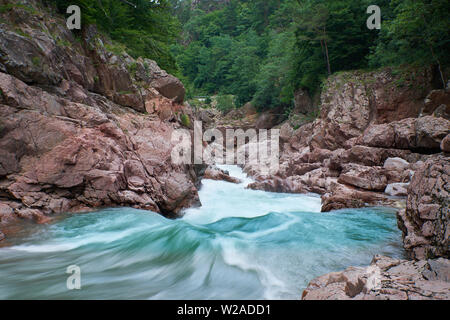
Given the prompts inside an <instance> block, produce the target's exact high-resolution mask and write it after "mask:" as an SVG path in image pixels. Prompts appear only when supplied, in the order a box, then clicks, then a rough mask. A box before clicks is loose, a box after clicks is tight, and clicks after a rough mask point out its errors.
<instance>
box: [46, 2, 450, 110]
mask: <svg viewBox="0 0 450 320" xmlns="http://www.w3.org/2000/svg"><path fill="white" fill-rule="evenodd" d="M47 1H48V2H53V3H54V2H56V4H57V6H58V8H59V10H61V11H62V12H63V11H64V10H65V8H67V6H68V5H69V4H78V5H80V7H81V8H82V12H83V20H84V22H88V23H92V22H93V23H96V24H97V25H98V26H99V27H100V28H101V29H102V30H104V32H106V33H107V34H109V36H110V37H111V38H112V39H113V40H114V41H116V42H118V43H120V44H122V45H124V46H126V47H127V48H128V51H129V52H130V54H131V55H133V56H138V55H141V56H145V57H148V58H152V59H154V60H156V61H157V62H158V63H159V64H160V65H161V66H162V67H163V68H165V69H167V70H168V71H169V72H172V73H175V74H176V75H177V76H178V77H180V78H181V79H182V80H183V82H184V83H185V85H186V87H187V89H188V95H190V96H193V95H207V96H210V95H216V94H218V95H232V96H234V97H235V104H236V105H237V106H241V105H243V104H245V103H246V102H249V101H252V102H253V103H254V105H255V106H256V107H257V108H258V109H260V110H263V109H267V108H276V107H280V108H283V109H285V110H289V109H290V108H292V105H293V96H294V92H295V90H296V89H299V88H302V89H304V90H307V91H308V92H309V93H310V94H311V95H313V94H314V93H315V92H317V91H318V90H319V89H320V86H321V83H322V82H323V79H325V78H326V77H327V76H328V75H329V74H332V73H335V72H339V71H343V70H351V69H374V68H379V67H383V66H401V65H405V64H407V65H433V66H434V67H435V68H436V70H438V72H437V74H438V75H439V78H440V80H441V82H442V83H443V85H444V83H445V81H446V79H445V76H444V74H443V73H444V70H445V69H446V68H448V66H449V59H448V51H449V49H450V44H449V39H450V36H449V30H450V19H448V17H447V14H448V12H450V10H449V9H450V3H449V2H448V0H378V1H375V2H376V5H378V6H379V7H380V8H381V15H382V27H381V30H376V29H374V30H369V28H367V25H366V21H367V19H368V18H369V16H370V14H368V13H367V8H368V7H369V6H370V5H373V4H375V3H374V1H373V0H160V1H148V0H127V1H125V0H98V1H90V0H70V1H68V0H47Z"/></svg>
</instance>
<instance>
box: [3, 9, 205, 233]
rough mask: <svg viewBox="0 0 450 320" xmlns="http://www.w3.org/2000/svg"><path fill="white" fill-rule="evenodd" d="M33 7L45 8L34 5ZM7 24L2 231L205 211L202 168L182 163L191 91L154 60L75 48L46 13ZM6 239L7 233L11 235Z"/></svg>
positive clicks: (91, 45) (88, 40)
mask: <svg viewBox="0 0 450 320" xmlns="http://www.w3.org/2000/svg"><path fill="white" fill-rule="evenodd" d="M29 5H30V6H33V7H34V6H36V8H37V6H39V4H38V3H35V2H30V4H29ZM38 9H39V10H36V12H35V13H33V14H32V13H30V12H29V11H28V10H24V9H22V8H21V7H19V6H18V7H12V8H11V10H8V13H7V14H3V15H2V19H4V20H6V21H7V22H9V23H3V24H1V26H0V225H4V224H9V223H12V222H14V221H16V220H18V219H30V220H34V221H36V222H37V223H45V222H47V221H48V218H49V217H50V216H51V215H52V214H56V213H62V212H82V211H90V210H93V209H95V208H102V207H111V206H112V207H114V206H128V207H135V208H139V209H145V210H152V211H155V212H159V213H162V214H164V215H167V216H171V217H175V216H177V215H179V214H180V212H181V211H182V210H183V209H184V208H187V207H190V206H195V205H198V204H199V202H200V201H199V197H198V192H197V186H198V185H199V175H200V169H202V168H197V167H195V166H189V165H186V166H185V165H174V164H173V163H172V161H171V152H172V150H173V147H174V143H172V142H171V138H172V133H173V132H174V130H177V129H180V128H181V127H182V124H181V121H180V117H181V115H182V114H185V115H188V116H190V115H191V114H192V110H190V107H188V106H184V105H183V104H182V102H183V99H184V93H185V89H184V86H183V84H182V83H181V82H180V81H179V80H178V79H177V78H175V77H174V76H171V75H169V74H168V73H167V72H165V71H164V70H162V69H160V68H159V67H158V65H157V64H156V62H154V61H151V60H147V59H137V60H135V59H133V58H132V57H130V56H129V55H127V54H126V53H123V54H121V55H115V54H113V53H111V52H109V51H108V50H107V45H105V43H107V42H108V40H107V39H104V38H103V37H102V35H100V34H99V33H98V32H97V30H96V29H95V27H93V26H90V27H88V28H86V29H85V30H84V33H83V35H82V37H81V39H80V41H77V40H76V39H75V38H74V36H73V34H72V33H71V32H70V31H68V30H67V28H66V27H65V20H64V19H63V17H59V16H57V15H54V14H50V13H49V12H47V11H46V9H45V8H41V7H39V8H38ZM3 231H4V232H6V230H5V229H3Z"/></svg>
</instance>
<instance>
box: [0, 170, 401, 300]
mask: <svg viewBox="0 0 450 320" xmlns="http://www.w3.org/2000/svg"><path fill="white" fill-rule="evenodd" d="M222 168H224V169H226V170H229V171H230V173H231V175H233V176H235V177H238V178H241V179H242V180H243V183H242V184H239V185H236V184H230V183H227V182H222V181H211V180H204V181H203V187H202V189H201V190H200V198H201V201H202V203H203V206H202V207H201V208H196V209H189V210H187V211H186V215H185V217H184V218H182V219H179V220H168V219H166V218H164V217H162V216H160V215H158V214H156V213H151V212H145V211H140V210H134V209H130V208H117V209H107V210H102V211H99V212H92V213H87V214H66V215H63V216H61V217H60V218H58V220H57V221H55V222H53V223H51V224H48V225H35V224H31V223H25V224H24V225H25V227H24V228H23V230H22V231H21V232H19V233H17V234H16V235H15V236H13V237H9V238H8V242H7V244H8V246H5V247H3V248H1V249H0V299H188V300H190V299H219V300H220V299H233V300H234V299H238V300H240V299H300V297H301V294H302V291H303V290H304V289H305V287H306V286H307V284H308V282H309V281H311V280H312V279H313V278H315V277H317V276H319V275H323V274H325V273H329V272H333V271H340V270H343V269H345V268H347V267H348V266H365V265H368V264H370V262H371V260H372V257H373V256H374V255H375V254H384V255H388V256H391V257H396V258H399V257H403V254H404V253H403V249H402V244H401V232H400V231H399V230H398V228H397V220H396V216H395V211H394V210H393V209H387V208H366V209H357V210H353V209H352V210H342V211H337V212H331V213H320V207H321V205H320V197H318V196H316V195H292V194H275V193H267V192H262V191H254V190H247V189H245V187H246V185H248V183H249V182H250V181H251V180H250V179H248V178H247V177H246V176H245V175H244V173H243V172H242V170H241V169H240V168H238V167H236V166H227V167H222ZM71 265H76V266H78V267H79V268H80V271H81V274H80V276H81V289H80V290H68V289H67V286H66V280H67V278H68V277H69V276H70V274H67V273H66V271H67V267H69V266H71Z"/></svg>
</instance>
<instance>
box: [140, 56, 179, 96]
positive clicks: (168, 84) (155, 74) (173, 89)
mask: <svg viewBox="0 0 450 320" xmlns="http://www.w3.org/2000/svg"><path fill="white" fill-rule="evenodd" d="M144 63H145V64H146V66H147V70H148V72H149V74H150V78H151V81H150V85H151V86H152V87H153V88H155V89H156V90H158V92H159V93H161V94H162V95H163V96H164V97H166V98H169V99H172V100H174V101H175V102H177V103H183V101H184V97H185V95H186V89H185V88H184V85H183V83H182V82H181V81H180V80H179V79H177V78H176V77H174V76H172V75H170V74H168V73H167V72H166V71H164V70H162V69H161V68H160V67H159V66H158V64H157V63H156V62H155V61H153V60H149V59H145V62H144Z"/></svg>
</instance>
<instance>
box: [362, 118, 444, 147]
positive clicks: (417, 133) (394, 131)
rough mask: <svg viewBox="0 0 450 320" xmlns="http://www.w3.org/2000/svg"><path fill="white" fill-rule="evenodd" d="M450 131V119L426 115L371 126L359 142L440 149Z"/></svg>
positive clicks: (385, 145)
mask: <svg viewBox="0 0 450 320" xmlns="http://www.w3.org/2000/svg"><path fill="white" fill-rule="evenodd" d="M449 133H450V121H449V120H447V119H444V118H436V117H433V116H426V117H421V118H417V119H412V118H411V119H405V120H402V121H398V122H391V123H388V124H379V125H371V126H369V127H368V128H367V129H366V130H365V132H364V133H363V134H362V136H361V137H360V138H358V141H357V143H358V144H360V145H364V146H368V147H376V148H390V149H409V150H413V151H414V150H418V151H421V150H429V151H430V152H434V151H438V150H440V145H441V142H442V140H443V139H444V138H445V137H446V136H447V135H448V134H449Z"/></svg>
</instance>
